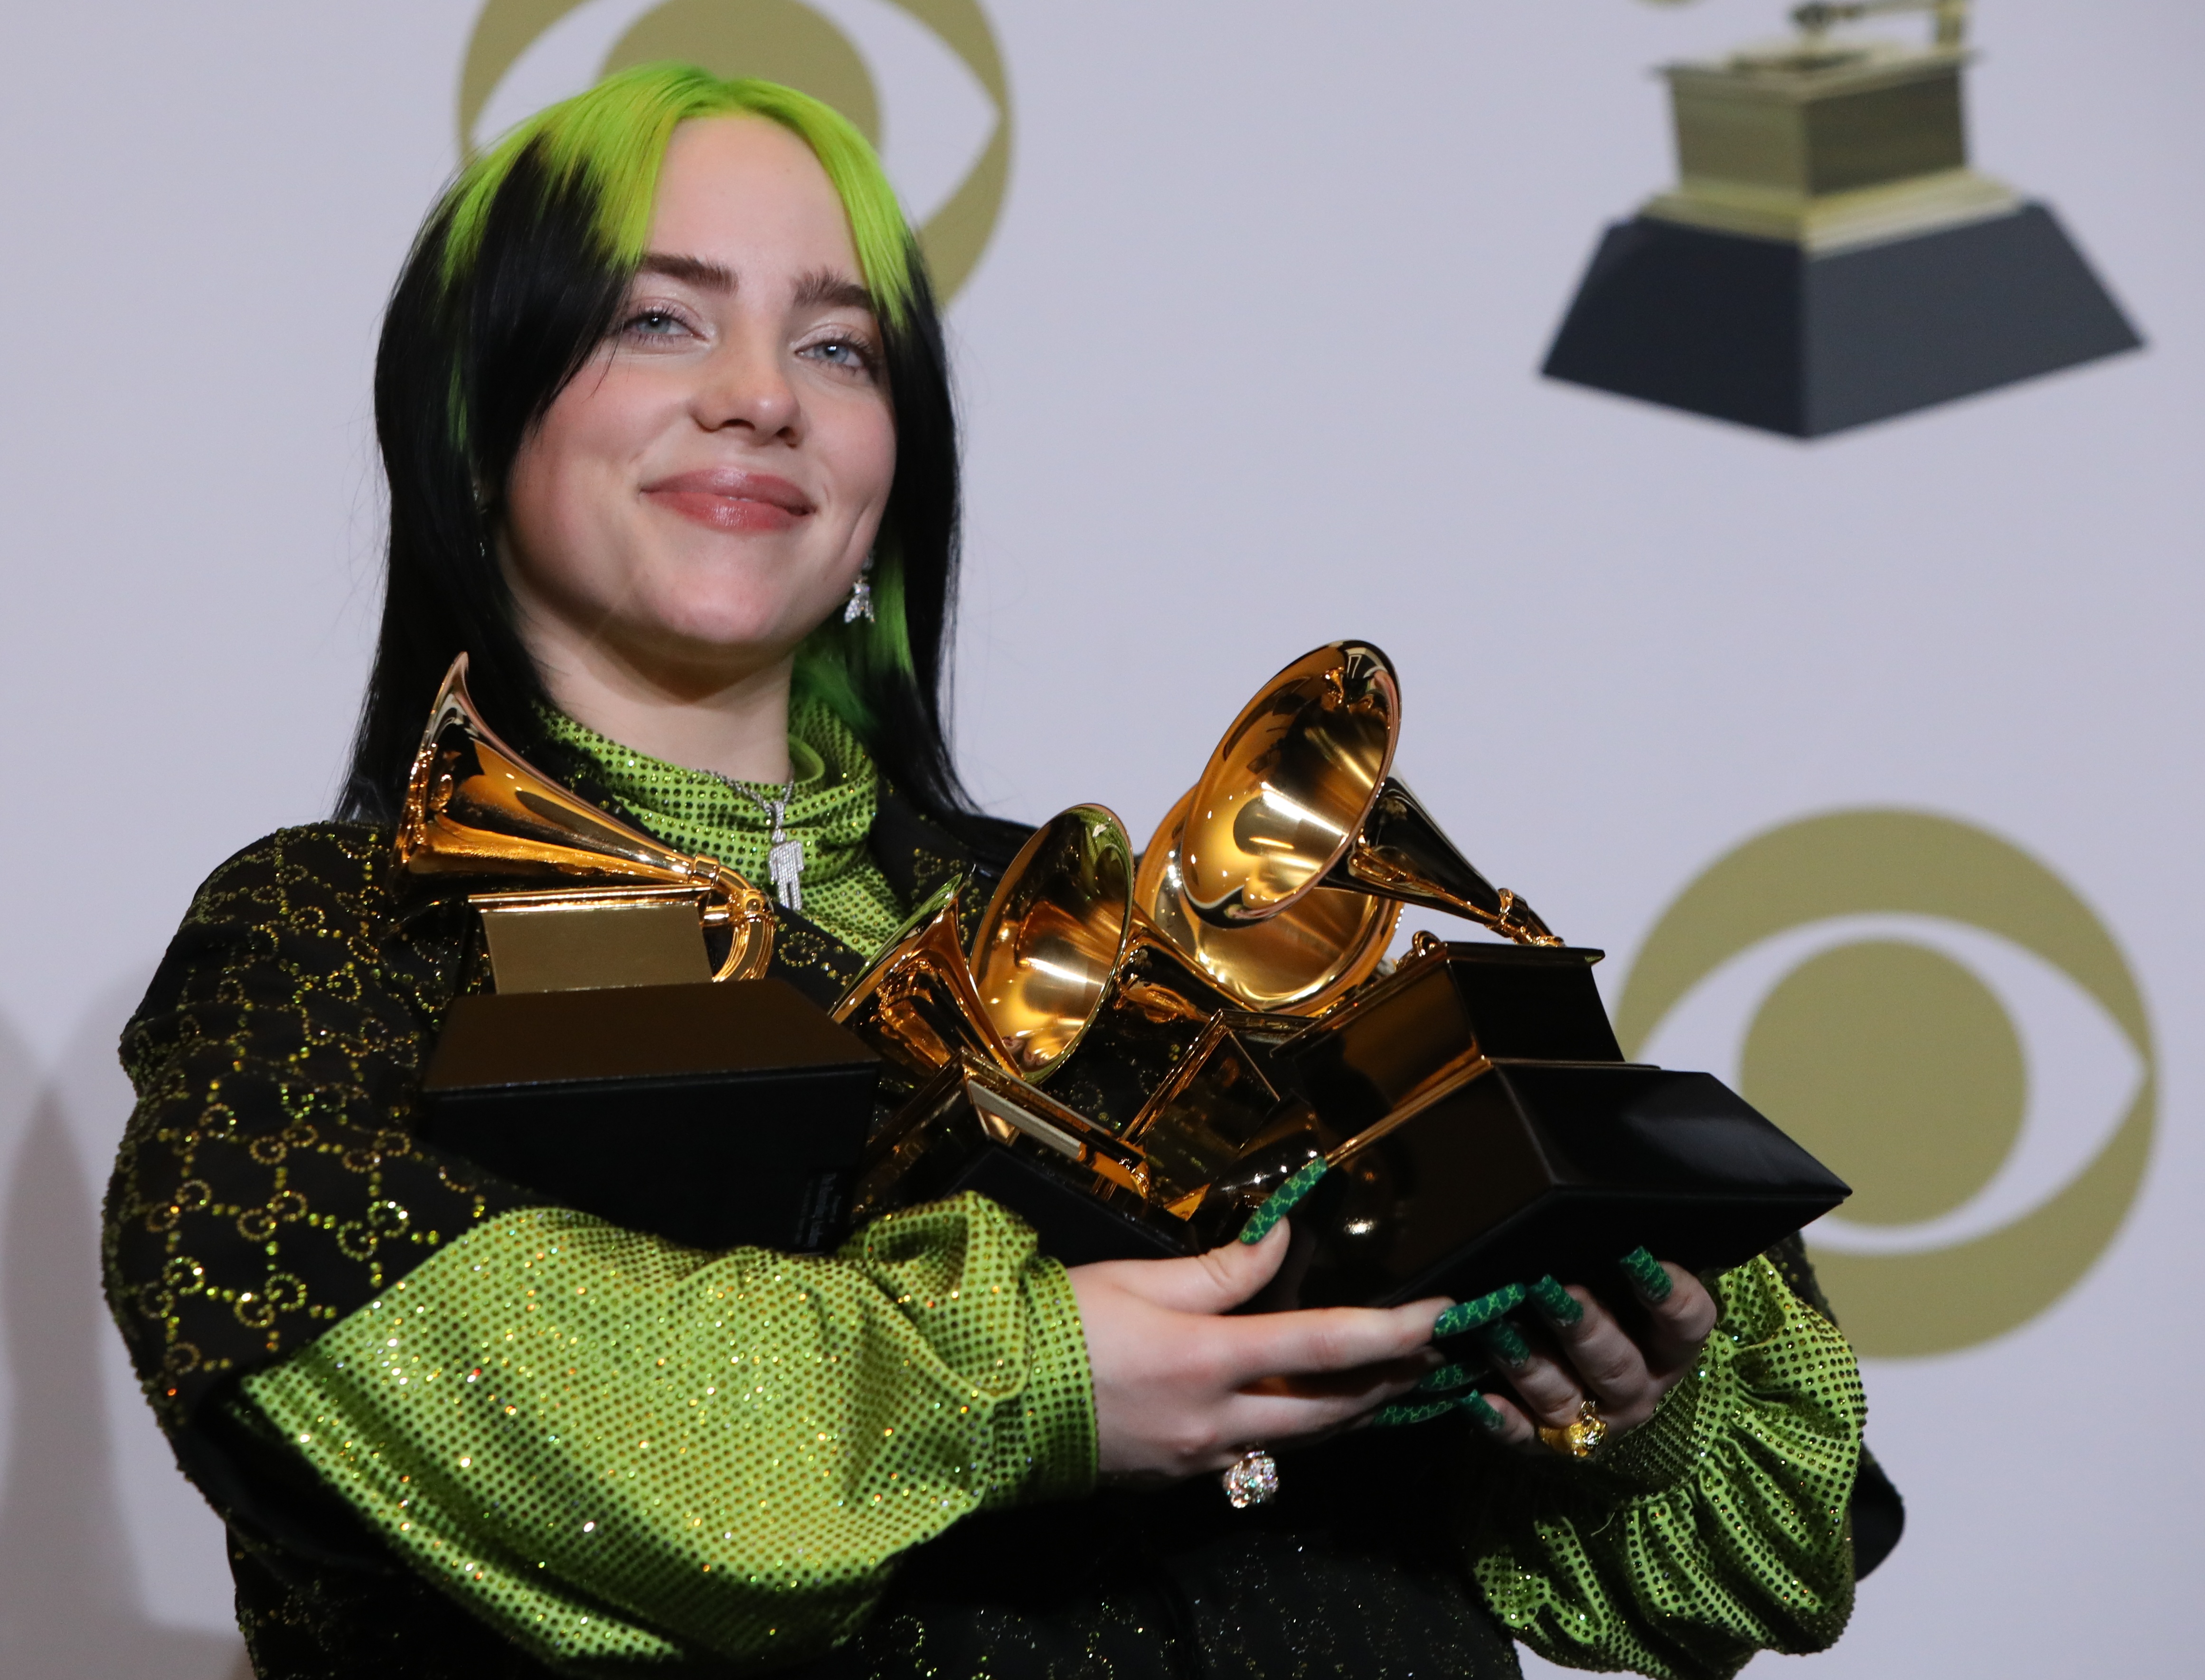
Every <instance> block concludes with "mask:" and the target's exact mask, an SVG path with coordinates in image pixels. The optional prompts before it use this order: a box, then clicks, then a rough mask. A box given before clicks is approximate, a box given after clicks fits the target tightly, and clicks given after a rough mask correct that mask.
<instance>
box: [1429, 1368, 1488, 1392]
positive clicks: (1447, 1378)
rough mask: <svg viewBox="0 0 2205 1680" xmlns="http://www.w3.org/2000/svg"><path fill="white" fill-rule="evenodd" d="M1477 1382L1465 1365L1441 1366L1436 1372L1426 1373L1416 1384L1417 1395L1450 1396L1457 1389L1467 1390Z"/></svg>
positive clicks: (1475, 1373)
mask: <svg viewBox="0 0 2205 1680" xmlns="http://www.w3.org/2000/svg"><path fill="white" fill-rule="evenodd" d="M1476 1381H1477V1372H1475V1371H1473V1370H1471V1368H1469V1367H1468V1366H1467V1365H1442V1366H1441V1367H1440V1368H1439V1369H1437V1370H1436V1371H1428V1372H1426V1373H1425V1374H1424V1375H1423V1378H1422V1380H1419V1381H1418V1382H1417V1393H1419V1394H1452V1393H1453V1392H1454V1391H1455V1390H1456V1389H1458V1388H1467V1387H1469V1386H1471V1384H1472V1383H1474V1382H1476Z"/></svg>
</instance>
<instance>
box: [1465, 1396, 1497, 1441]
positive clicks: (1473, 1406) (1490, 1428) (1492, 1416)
mask: <svg viewBox="0 0 2205 1680" xmlns="http://www.w3.org/2000/svg"><path fill="white" fill-rule="evenodd" d="M1459 1404H1460V1405H1461V1407H1462V1409H1463V1410H1465V1411H1466V1412H1468V1413H1469V1414H1470V1415H1471V1416H1472V1417H1474V1418H1476V1419H1477V1422H1478V1424H1479V1426H1480V1427H1481V1428H1483V1429H1484V1430H1485V1432H1486V1433H1487V1434H1491V1435H1497V1434H1500V1433H1501V1431H1502V1430H1503V1429H1506V1428H1507V1427H1508V1426H1507V1424H1506V1423H1504V1422H1501V1414H1500V1413H1499V1412H1497V1411H1495V1410H1493V1408H1492V1407H1491V1406H1489V1405H1488V1404H1485V1396H1483V1394H1473V1395H1471V1397H1470V1398H1467V1399H1465V1400H1463V1401H1461V1402H1459Z"/></svg>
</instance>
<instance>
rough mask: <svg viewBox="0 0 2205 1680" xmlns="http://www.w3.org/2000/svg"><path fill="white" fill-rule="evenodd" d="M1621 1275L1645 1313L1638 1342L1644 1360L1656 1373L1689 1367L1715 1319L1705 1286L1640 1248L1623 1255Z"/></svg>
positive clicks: (1711, 1331) (1711, 1302) (1675, 1266)
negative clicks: (1644, 1352) (1643, 1330)
mask: <svg viewBox="0 0 2205 1680" xmlns="http://www.w3.org/2000/svg"><path fill="white" fill-rule="evenodd" d="M1622 1271H1623V1275H1624V1276H1625V1277H1626V1278H1627V1279H1630V1282H1631V1292H1632V1293H1633V1294H1634V1295H1636V1296H1637V1297H1638V1299H1639V1302H1640V1303H1641V1304H1643V1306H1644V1307H1645V1309H1646V1318H1647V1327H1646V1332H1645V1333H1644V1334H1643V1336H1642V1337H1641V1338H1640V1340H1641V1342H1642V1343H1643V1345H1644V1347H1645V1349H1646V1356H1647V1360H1648V1362H1649V1363H1650V1364H1651V1365H1652V1366H1653V1367H1654V1368H1655V1370H1657V1371H1663V1372H1667V1371H1673V1370H1676V1369H1678V1368H1680V1367H1682V1366H1685V1365H1687V1364H1690V1363H1691V1361H1692V1360H1693V1358H1694V1357H1695V1356H1697V1354H1698V1353H1699V1351H1700V1346H1701V1345H1702V1344H1703V1343H1704V1342H1705V1341H1706V1340H1707V1339H1708V1337H1709V1335H1710V1334H1711V1333H1713V1332H1714V1330H1715V1321H1716V1319H1718V1318H1719V1317H1721V1312H1720V1311H1719V1309H1717V1308H1716V1306H1715V1297H1713V1296H1711V1295H1709V1293H1708V1291H1707V1287H1706V1285H1703V1284H1702V1283H1701V1281H1700V1280H1699V1279H1697V1278H1696V1277H1694V1276H1693V1275H1692V1274H1691V1273H1690V1272H1687V1271H1686V1270H1685V1268H1684V1267H1681V1266H1679V1265H1677V1264H1676V1263H1675V1262H1673V1261H1661V1260H1655V1259H1654V1258H1653V1256H1650V1255H1649V1254H1647V1252H1646V1250H1643V1249H1638V1250H1634V1251H1633V1252H1632V1253H1631V1254H1629V1255H1626V1256H1624V1259H1623V1261H1622Z"/></svg>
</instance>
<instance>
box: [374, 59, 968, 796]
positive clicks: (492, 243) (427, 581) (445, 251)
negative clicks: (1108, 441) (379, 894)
mask: <svg viewBox="0 0 2205 1680" xmlns="http://www.w3.org/2000/svg"><path fill="white" fill-rule="evenodd" d="M737 114H749V115H752V116H763V117H765V118H768V119H770V121H772V122H778V123H780V124H781V125H782V127H783V128H787V129H788V130H790V131H791V132H792V133H793V134H796V135H797V136H798V138H799V139H800V140H803V141H804V142H805V144H806V145H809V146H810V147H811V151H812V153H813V155H814V156H815V157H817V158H818V160H819V162H820V164H821V166H822V167H823V169H825V170H826V173H827V178H828V180H829V181H830V182H832V183H833V185H834V187H835V193H836V194H837V195H838V196H839V197H840V198H841V201H842V207H843V209H844V211H845V212H846V213H847V216H848V217H849V222H850V229H851V234H852V236H853V242H854V243H855V245H856V246H857V252H858V261H859V266H860V268H861V269H862V270H863V278H864V280H865V285H866V288H867V289H868V290H869V291H870V292H871V294H872V296H873V300H874V306H875V310H876V312H877V316H878V318H879V322H880V327H881V335H882V355H883V365H884V371H885V374H886V377H887V380H888V386H889V401H890V405H891V411H892V413H893V416H894V423H895V434H896V466H895V477H894V480H893V481H892V483H891V484H890V487H889V499H888V504H887V507H886V508H885V509H884V511H883V514H882V518H881V525H880V532H879V535H878V536H877V538H876V539H875V542H874V545H873V570H872V589H873V603H874V614H875V616H874V618H873V620H871V621H866V620H862V619H861V620H859V621H857V622H855V623H852V624H845V623H843V622H842V621H841V617H840V615H839V614H838V615H836V616H835V618H832V619H830V620H829V621H828V622H827V623H825V624H823V625H822V626H820V627H819V628H818V629H817V630H816V631H814V632H812V633H811V636H810V637H809V638H806V640H805V643H804V644H803V645H802V646H801V647H800V648H799V650H798V652H797V656H796V672H795V692H796V693H797V695H798V696H799V697H809V698H816V699H817V700H820V701H822V702H823V703H825V704H826V705H828V706H829V708H830V709H833V710H834V711H835V714H836V715H839V716H840V717H841V719H842V720H843V721H845V722H847V724H849V726H850V727H852V728H853V730H854V731H855V732H856V733H857V735H858V737H859V739H860V740H862V741H863V742H864V743H865V746H866V749H867V751H869V752H870V753H871V755H872V757H873V760H874V762H875V763H876V764H877V765H878V767H879V768H880V769H881V771H882V772H883V775H886V776H887V778H888V779H889V781H891V782H892V783H893V784H894V786H895V787H896V788H897V789H898V790H899V791H900V793H903V794H904V795H905V796H906V798H910V799H911V800H912V801H913V802H914V803H915V804H918V806H919V808H920V809H921V810H924V811H925V812H926V813H928V814H929V815H930V816H935V817H936V818H937V819H938V820H942V821H945V822H950V823H951V824H952V825H953V826H954V827H957V828H960V829H962V828H966V826H967V824H966V822H965V821H963V820H962V819H965V818H966V817H968V816H969V815H970V814H971V812H972V805H971V802H970V800H969V799H968V798H967V797H966V793H965V792H964V789H963V787H961V785H960V782H959V781H958V778H957V773H956V769H955V768H954V765H953V764H952V763H951V761H950V756H949V748H948V740H947V739H946V734H945V720H944V708H943V700H942V690H943V688H944V686H945V683H946V678H947V673H946V662H947V654H946V646H947V642H948V635H949V630H950V620H951V612H952V601H953V597H954V587H955V582H956V571H957V549H958V513H959V509H958V475H957V428H956V416H955V413H954V408H953V406H952V402H951V396H950V389H949V371H948V358H947V356H946V354H945V353H944V350H943V347H942V324H941V318H940V316H939V314H938V313H937V312H936V306H935V301H934V296H933V292H932V289H931V288H930V285H929V283H928V281H927V276H926V270H925V266H924V263H923V262H922V261H921V259H920V258H919V254H918V246H917V244H916V242H915V241H914V240H912V235H911V230H910V229H909V227H908V226H907V225H906V223H905V221H904V219H903V214H902V211H900V209H899V208H898V206H897V204H896V200H895V194H894V190H893V189H892V188H891V187H889V182H888V179H887V177H886V176H885V175H883V173H882V171H881V166H880V163H879V160H878V159H877V158H876V157H874V155H873V152H872V149H871V147H870V146H869V145H866V143H865V139H864V137H863V136H862V135H860V134H859V133H858V131H857V130H856V129H855V128H853V127H852V126H851V125H850V123H849V122H847V121H846V120H845V119H844V118H843V117H842V116H840V115H839V114H838V113H836V112H835V110H833V109H832V108H831V107H829V106H828V105H825V104H822V103H820V102H819V101H818V100H817V99H814V98H810V97H809V96H807V95H805V94H802V93H799V92H795V91H794V90H793V89H791V88H787V87H782V86H778V85H777V84H775V83H772V82H763V81H750V80H737V81H722V80H719V79H718V78H716V77H714V76H711V75H709V74H706V73H705V72H704V71H702V70H698V69H695V68H690V67H687V66H682V65H645V66H642V67H639V68H636V69H633V70H627V71H623V72H621V74H617V75H614V76H609V77H608V78H606V80H603V81H602V82H600V83H599V84H598V85H597V86H596V87H594V88H592V89H591V90H590V91H589V92H586V93H583V94H579V95H578V96H576V97H575V98H572V99H568V100H565V101H563V102H562V103H561V104H556V105H553V106H550V108H549V109H547V110H544V111H542V112H540V113H538V115H537V116H534V117H532V118H530V119H529V120H528V121H527V122H523V123H521V124H520V126H519V127H517V128H514V130H513V131H512V132H511V133H509V134H507V135H506V136H505V137H504V138H503V139H502V140H500V141H499V142H498V144H497V145H496V146H495V147H493V148H492V149H491V150H490V151H488V152H486V153H485V154H484V155H483V156H482V157H479V158H478V159H477V160H475V162H474V163H472V164H470V165H469V166H468V167H467V169H465V170H464V171H463V172H462V173H461V175H460V176H459V177H458V179H457V180H455V181H454V182H453V184H452V186H451V187H450V188H449V190H448V191H447V192H446V193H445V194H444V196H443V199H441V200H440V201H439V202H438V204H437V206H436V208H435V209H434V210H433V211H431V213H430V215H429V218H428V220H427V221H426V222H425V223H424V224H423V227H422V229H421V232H420V234H419V237H418V238H417V239H416V240H415V241H414V245H413V251H412V253H411V254H410V256H409V257H408V258H407V264H406V267H405V270H404V271H403V272H402V273H401V275H400V276H399V279H398V283H397V286H396V287H395V289H394V290H393V292H392V294H391V299H390V306H389V310H388V312H386V313H385V315H384V317H383V336H382V341H381V343H380V346H379V347H378V348H377V353H376V364H375V425H376V436H377V441H378V442H379V443H380V444H381V447H382V452H383V471H384V473H385V475H386V477H387V478H388V479H389V487H390V537H389V550H388V558H387V566H386V571H385V574H384V579H383V621H382V628H381V631H380V633H379V634H378V636H377V641H376V648H375V661H374V665H373V668H372V669H371V672H370V674H369V677H368V685H367V695H366V700H365V701H364V703H362V706H361V709H360V727H359V731H358V733H357V735H356V736H355V738H354V744H353V753H352V763H351V768H350V771H349V774H348V776H347V779H346V783H345V787H344V792H343V795H342V799H341V801H340V803H339V810H338V814H339V815H340V816H347V817H351V818H355V819H360V820H366V821H370V822H388V821H389V820H390V819H391V818H392V817H393V816H395V814H396V810H397V807H398V803H399V801H400V800H401V798H402V797H403V793H404V789H405V783H406V775H407V769H408V767H409V765H410V764H411V763H412V760H413V751H414V747H415V745H417V743H418V741H419V737H420V731H421V726H422V723H423V721H425V718H426V717H427V715H428V710H429V704H430V702H431V700H432V699H433V698H435V696H436V691H437V684H438V682H439V681H440V680H442V679H443V674H444V671H445V668H447V667H448V666H449V665H450V663H451V662H452V660H453V658H454V657H455V656H457V655H458V654H460V653H461V652H462V651H464V652H466V653H467V655H468V656H469V664H468V676H467V680H468V686H469V688H470V690H471V692H472V694H473V696H474V698H475V701H476V703H477V704H478V706H480V708H481V709H482V711H483V713H484V716H485V717H486V718H487V719H488V720H489V721H490V725H491V727H494V728H496V730H497V731H498V732H499V733H501V734H503V735H504V736H506V738H507V739H509V740H511V741H513V742H514V745H516V746H520V747H522V748H523V749H524V750H526V749H529V748H532V747H540V746H541V745H542V742H543V730H542V726H541V722H540V718H541V715H542V709H543V708H544V707H545V706H547V705H548V704H549V701H548V698H547V696H546V694H545V691H544V681H543V678H542V675H541V674H540V673H539V672H538V670H537V668H536V664H535V662H534V661H533V660H532V658H531V657H530V656H529V654H528V651H527V650H526V647H524V646H523V645H522V643H521V640H520V634H519V632H518V631H517V630H516V628H515V625H514V603H513V598H512V593H511V591H510V590H509V589H508V586H507V583H506V579H505V576H504V573H503V572H502V570H501V568H500V567H499V565H498V563H497V561H496V557H495V549H494V534H495V531H496V526H497V524H498V522H499V520H500V519H501V518H502V515H503V508H502V505H501V502H502V493H503V487H504V485H505V484H506V481H507V478H508V475H509V474H510V472H511V471H512V467H513V462H514V456H515V454H517V453H518V452H519V450H520V447H521V444H522V443H523V442H524V441H525V440H526V436H527V435H528V433H529V431H530V430H532V428H533V427H534V426H535V425H536V424H538V422H539V421H541V420H542V419H543V418H544V413H545V412H546V411H547V410H548V409H549V408H550V406H551V403H552V401H554V399H556V397H557V396H558V395H559V393H560V392H561V391H562V389H565V388H566V385H567V383H568V381H569V380H571V379H573V378H574V376H575V375H576V374H577V373H579V371H581V369H582V368H583V366H584V365H585V364H586V363H587V362H588V361H589V360H590V359H591V356H592V355H593V354H594V353H596V351H597V347H599V346H600V345H601V344H602V343H603V341H604V340H605V338H606V336H607V335H608V334H609V333H610V332H611V331H612V329H613V328H614V325H615V320H616V318H617V315H618V312H619V309H620V306H621V303H622V301H623V300H625V298H626V296H627V288H628V285H629V283H630V282H631V281H632V280H633V277H634V274H635V270H636V265H637V264H638V263H639V261H640V260H641V258H642V256H643V249H644V241H645V238H646V236H647V235H648V234H649V231H650V227H651V211H652V208H653V205H654V203H655V200H656V198H657V186H658V175H659V170H660V167H661V165H662V164H663V162H664V159H665V156H666V147H667V143H668V141H669V140H670V139H671V138H672V135H673V133H674V130H675V127H676V125H678V124H680V123H681V122H686V121H688V120H690V119H692V118H696V117H705V116H732V115H737ZM547 768H550V767H549V766H547Z"/></svg>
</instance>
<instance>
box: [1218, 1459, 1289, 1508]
mask: <svg viewBox="0 0 2205 1680" xmlns="http://www.w3.org/2000/svg"><path fill="white" fill-rule="evenodd" d="M1218 1480H1219V1481H1221V1482H1222V1483H1223V1484H1224V1487H1225V1497H1226V1498H1227V1499H1229V1500H1231V1501H1232V1504H1233V1510H1235V1511H1245V1510H1247V1509H1248V1507H1249V1506H1250V1505H1264V1504H1267V1503H1269V1500H1270V1498H1271V1496H1272V1495H1273V1494H1275V1493H1277V1492H1278V1491H1279V1465H1278V1461H1277V1460H1276V1459H1275V1458H1273V1457H1271V1455H1270V1454H1269V1453H1268V1452H1266V1451H1263V1448H1262V1447H1260V1446H1251V1447H1250V1448H1249V1449H1248V1450H1247V1451H1245V1452H1244V1453H1242V1454H1241V1455H1240V1456H1239V1457H1238V1458H1235V1459H1234V1460H1233V1465H1232V1468H1231V1469H1227V1471H1226V1472H1225V1474H1224V1475H1221V1476H1220V1477H1219V1478H1218Z"/></svg>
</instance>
